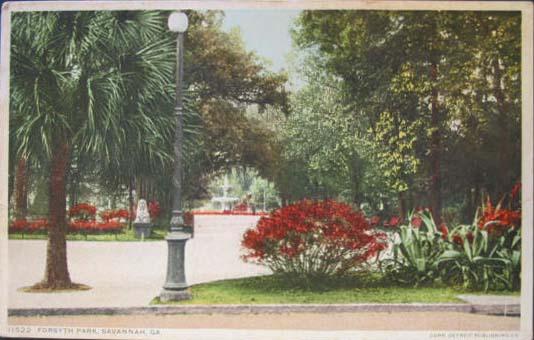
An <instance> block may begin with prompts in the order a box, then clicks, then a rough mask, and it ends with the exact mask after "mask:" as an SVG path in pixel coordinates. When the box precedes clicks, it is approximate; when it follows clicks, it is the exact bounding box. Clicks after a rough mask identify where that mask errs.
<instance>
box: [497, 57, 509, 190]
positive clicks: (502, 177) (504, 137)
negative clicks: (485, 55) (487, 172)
mask: <svg viewBox="0 0 534 340" xmlns="http://www.w3.org/2000/svg"><path fill="white" fill-rule="evenodd" d="M492 67H493V95H494V96H495V99H496V101H497V110H498V112H499V115H498V118H497V122H498V126H499V134H500V136H499V151H498V152H497V169H498V178H497V181H496V182H497V183H496V188H495V189H496V196H497V197H498V198H499V199H500V198H501V197H503V196H504V195H505V194H506V192H507V191H508V190H510V188H509V187H510V186H511V180H510V177H511V176H510V173H509V172H510V168H511V163H512V160H511V155H512V154H513V150H511V149H510V147H509V146H510V144H511V142H510V136H509V127H508V119H507V118H508V114H509V112H508V111H509V109H508V107H507V103H506V99H505V96H504V91H503V89H502V87H501V79H502V75H501V67H500V63H499V58H497V57H495V58H494V59H493V65H492Z"/></svg>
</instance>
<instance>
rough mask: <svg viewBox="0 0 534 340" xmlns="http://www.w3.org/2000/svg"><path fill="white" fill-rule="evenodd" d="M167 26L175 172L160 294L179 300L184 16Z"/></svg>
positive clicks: (182, 290) (183, 287) (184, 235)
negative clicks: (171, 44) (172, 46)
mask: <svg viewBox="0 0 534 340" xmlns="http://www.w3.org/2000/svg"><path fill="white" fill-rule="evenodd" d="M168 25H169V29H170V30H171V31H172V32H177V33H178V34H177V38H176V106H175V108H174V110H175V115H176V130H175V140H174V172H173V176H172V183H173V189H174V192H173V200H172V217H171V222H170V232H169V233H168V234H167V237H165V239H166V240H167V245H168V250H169V251H168V256H167V278H166V279H165V283H164V284H163V289H162V291H161V293H160V295H159V297H160V300H161V301H163V302H166V301H179V300H187V299H190V298H191V293H190V292H189V290H188V285H187V282H186V280H185V263H184V262H185V261H184V260H185V243H186V242H187V240H189V238H190V237H191V235H190V233H188V232H186V231H185V228H184V217H183V210H182V173H183V158H182V148H183V100H182V81H183V49H184V48H183V46H184V32H185V31H186V30H187V26H188V20H187V16H186V15H185V14H184V13H182V12H173V13H172V14H171V15H170V16H169V20H168Z"/></svg>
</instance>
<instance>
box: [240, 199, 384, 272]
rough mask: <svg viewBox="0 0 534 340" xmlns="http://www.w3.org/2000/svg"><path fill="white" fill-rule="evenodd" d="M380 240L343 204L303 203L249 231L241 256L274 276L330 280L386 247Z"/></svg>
mask: <svg viewBox="0 0 534 340" xmlns="http://www.w3.org/2000/svg"><path fill="white" fill-rule="evenodd" d="M384 238H385V235H384V234H383V233H380V232H376V231H374V229H373V228H372V227H371V226H370V225H369V223H368V222H367V220H366V219H365V216H364V215H363V214H362V213H357V212H354V211H353V210H352V208H351V207H350V206H349V205H347V204H343V203H338V202H335V201H332V200H325V201H310V200H303V201H300V202H297V203H295V204H292V205H288V206H286V207H283V208H281V209H278V210H276V211H274V212H273V213H271V214H270V215H269V216H268V217H262V218H261V219H260V220H259V222H258V224H257V226H256V227H255V228H253V229H249V230H247V231H246V233H245V235H244V237H243V241H242V246H243V247H244V248H245V249H246V251H247V253H246V255H244V256H243V258H244V259H245V260H248V261H252V262H256V263H259V264H262V265H266V266H268V267H269V268H270V269H271V270H273V271H274V272H277V273H292V274H297V275H305V276H325V275H326V276H329V275H335V274H343V273H345V272H347V271H349V270H350V269H353V268H355V267H357V266H359V265H362V264H364V263H365V262H366V261H367V260H369V259H370V258H371V257H373V256H375V255H377V254H378V252H379V251H381V250H382V249H384V248H385V244H384V242H383V241H382V240H383V239H384Z"/></svg>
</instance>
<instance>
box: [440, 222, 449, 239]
mask: <svg viewBox="0 0 534 340" xmlns="http://www.w3.org/2000/svg"><path fill="white" fill-rule="evenodd" d="M439 231H440V232H441V238H442V239H443V240H446V239H447V237H448V236H449V228H447V225H446V224H445V223H441V224H440V225H439Z"/></svg>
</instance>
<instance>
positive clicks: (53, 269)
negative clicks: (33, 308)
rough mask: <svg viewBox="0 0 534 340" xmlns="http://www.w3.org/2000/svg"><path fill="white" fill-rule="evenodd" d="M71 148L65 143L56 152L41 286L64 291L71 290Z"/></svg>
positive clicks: (50, 183) (53, 163)
mask: <svg viewBox="0 0 534 340" xmlns="http://www.w3.org/2000/svg"><path fill="white" fill-rule="evenodd" d="M69 151H70V150H69V146H68V145H67V144H66V143H63V144H60V145H58V147H56V148H54V151H53V154H52V163H51V167H50V182H49V202H48V211H49V222H48V246H47V252H46V269H45V276H44V279H43V281H42V282H41V284H40V286H41V287H43V288H51V289H62V288H69V287H71V286H72V282H71V280H70V275H69V270H68V267H67V242H66V239H65V234H66V230H67V225H66V217H67V216H66V203H67V193H66V177H67V176H66V175H67V168H68V164H69Z"/></svg>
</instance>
